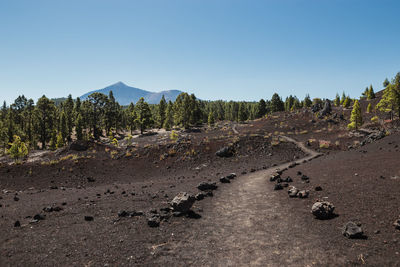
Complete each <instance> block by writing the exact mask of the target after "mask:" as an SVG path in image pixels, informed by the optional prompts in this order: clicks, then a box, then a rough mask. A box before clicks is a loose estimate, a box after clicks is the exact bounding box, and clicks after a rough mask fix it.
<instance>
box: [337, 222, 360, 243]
mask: <svg viewBox="0 0 400 267" xmlns="http://www.w3.org/2000/svg"><path fill="white" fill-rule="evenodd" d="M342 233H343V235H344V236H345V237H347V238H351V239H355V238H363V237H364V232H363V230H362V229H361V227H360V226H358V225H357V224H355V223H354V222H348V223H346V224H345V225H344V226H343V230H342Z"/></svg>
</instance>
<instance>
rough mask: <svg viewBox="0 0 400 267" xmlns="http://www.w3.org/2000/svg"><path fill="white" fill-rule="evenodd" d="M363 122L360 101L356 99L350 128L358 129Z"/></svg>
mask: <svg viewBox="0 0 400 267" xmlns="http://www.w3.org/2000/svg"><path fill="white" fill-rule="evenodd" d="M362 123H363V121H362V115H361V107H360V103H359V102H358V100H356V101H355V102H354V105H353V110H352V111H351V116H350V124H349V125H348V128H349V129H356V130H358V128H359V127H360V126H361V125H362Z"/></svg>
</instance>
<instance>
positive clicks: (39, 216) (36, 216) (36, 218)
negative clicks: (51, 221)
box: [33, 214, 45, 221]
mask: <svg viewBox="0 0 400 267" xmlns="http://www.w3.org/2000/svg"><path fill="white" fill-rule="evenodd" d="M33 219H34V220H38V221H41V220H44V219H45V216H44V215H42V214H36V215H35V216H33Z"/></svg>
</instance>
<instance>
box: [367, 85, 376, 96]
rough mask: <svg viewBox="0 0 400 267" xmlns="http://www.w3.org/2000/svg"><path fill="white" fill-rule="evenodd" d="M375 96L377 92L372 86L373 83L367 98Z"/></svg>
mask: <svg viewBox="0 0 400 267" xmlns="http://www.w3.org/2000/svg"><path fill="white" fill-rule="evenodd" d="M374 98H375V92H374V88H373V87H372V84H371V85H370V87H369V89H368V93H367V99H368V100H371V99H374Z"/></svg>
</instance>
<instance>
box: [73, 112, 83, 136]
mask: <svg viewBox="0 0 400 267" xmlns="http://www.w3.org/2000/svg"><path fill="white" fill-rule="evenodd" d="M75 125H76V126H75V131H76V139H77V140H79V141H81V140H83V118H82V115H81V114H80V113H78V117H77V118H76V123H75Z"/></svg>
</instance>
